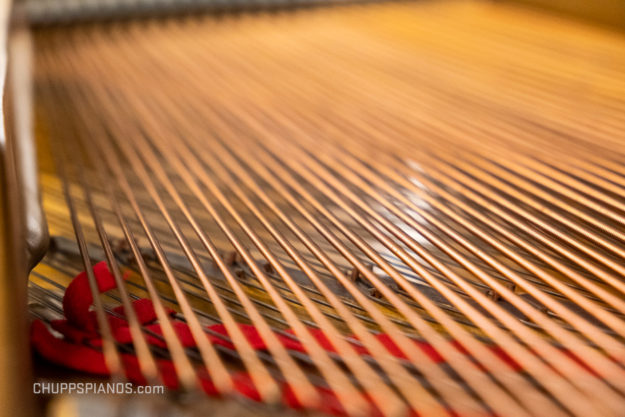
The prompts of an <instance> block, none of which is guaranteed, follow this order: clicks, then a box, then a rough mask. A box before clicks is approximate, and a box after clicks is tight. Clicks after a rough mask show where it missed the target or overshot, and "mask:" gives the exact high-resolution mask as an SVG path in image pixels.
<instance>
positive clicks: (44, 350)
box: [31, 262, 591, 416]
mask: <svg viewBox="0 0 625 417" xmlns="http://www.w3.org/2000/svg"><path fill="white" fill-rule="evenodd" d="M93 272H94V275H95V277H96V281H97V284H98V288H99V289H100V291H101V292H104V291H108V290H110V289H113V288H115V280H114V278H113V275H112V274H111V273H110V271H109V269H108V267H107V265H106V263H105V262H100V263H98V264H96V265H94V267H93ZM124 278H125V276H124ZM92 302H93V297H92V295H91V290H90V288H89V282H88V278H87V274H86V273H85V272H82V273H80V274H78V275H77V276H76V278H74V280H73V281H72V282H71V283H70V285H69V286H68V287H67V290H66V292H65V296H64V297H63V310H64V313H65V317H66V320H54V321H52V322H51V323H50V327H51V328H52V329H54V330H55V331H57V332H58V333H60V334H61V335H62V336H63V337H62V338H59V337H57V336H55V335H54V334H53V333H52V332H51V331H50V329H49V328H48V327H47V326H46V325H45V324H44V323H43V322H41V321H39V320H35V321H33V323H32V327H31V343H32V346H33V348H34V350H35V351H36V352H38V353H39V354H40V355H41V356H43V357H44V358H45V359H47V360H49V361H51V362H54V363H56V364H59V365H62V366H65V367H67V368H70V369H74V370H77V371H83V372H88V373H91V374H96V375H108V374H109V372H108V370H107V368H106V364H105V361H104V356H103V354H102V352H101V351H100V350H99V349H98V347H99V346H101V345H102V339H101V337H100V335H99V333H98V331H97V321H96V320H95V314H94V312H93V311H90V308H91V304H92ZM133 309H134V310H135V312H136V314H137V318H138V320H139V322H140V323H141V324H142V325H143V328H144V329H145V330H146V332H145V335H146V341H147V342H148V343H149V344H151V345H153V346H158V347H162V348H166V344H165V342H164V341H163V338H162V331H161V326H160V324H158V323H156V320H157V317H156V313H155V311H154V306H153V304H152V302H151V300H148V299H140V300H135V301H133ZM114 312H115V313H116V314H117V315H119V316H121V317H116V316H113V315H108V320H109V324H110V326H111V329H112V332H113V337H114V338H115V340H116V341H117V342H118V343H122V344H129V343H132V336H131V334H130V329H129V327H128V322H127V320H125V318H124V317H125V310H124V308H123V307H122V306H119V307H116V308H115V309H114ZM167 314H168V315H169V316H173V315H174V314H175V311H174V310H171V309H168V310H167ZM171 324H172V326H173V327H174V330H175V332H176V334H177V335H178V338H179V340H180V342H181V343H182V345H183V346H185V347H195V346H196V342H195V340H194V338H193V335H192V334H191V331H190V329H189V327H188V326H187V324H186V323H184V322H182V321H179V320H172V321H171ZM239 326H240V329H241V331H242V333H243V334H244V335H245V337H246V338H247V340H248V341H249V342H250V344H251V346H252V347H253V348H254V349H258V350H264V349H266V344H265V342H264V341H263V339H262V337H261V336H260V334H259V332H258V330H257V329H256V328H255V327H254V326H252V325H248V324H240V325H239ZM208 329H210V332H207V334H206V337H208V338H209V340H210V341H211V343H213V344H216V345H222V346H224V347H227V348H229V349H234V348H235V347H234V345H233V344H232V343H231V342H230V341H228V340H226V339H224V338H220V337H218V336H216V335H215V334H218V335H223V336H228V332H227V330H226V328H225V326H223V325H222V324H216V325H212V326H210V327H209V328H208ZM308 330H309V331H310V333H311V335H312V336H313V337H314V338H315V339H316V340H317V341H318V342H319V344H320V345H321V346H322V347H323V348H324V349H326V350H327V351H329V352H335V350H334V347H333V346H332V343H331V342H330V340H329V339H328V338H327V337H326V335H325V334H324V333H323V332H322V331H321V330H319V329H312V328H311V329H308ZM288 332H290V333H292V331H291V330H288ZM211 333H212V334H211ZM276 337H277V338H278V339H279V340H280V341H281V343H282V344H283V345H284V346H285V347H286V348H287V349H290V350H295V351H299V352H305V349H304V347H303V345H302V344H301V343H300V342H299V341H298V340H296V339H294V338H291V337H287V336H285V335H282V334H276ZM376 337H377V338H378V340H379V341H380V342H381V343H382V344H383V345H384V346H385V347H386V349H388V351H389V353H391V354H392V355H393V356H396V357H398V358H402V359H405V358H406V356H405V355H404V353H403V352H402V351H401V349H399V347H398V346H397V345H396V344H395V343H394V342H393V340H392V339H391V338H390V337H389V336H388V335H386V334H378V335H376ZM354 339H355V338H354ZM415 343H416V344H417V345H418V346H419V348H420V349H421V350H422V351H423V353H424V354H425V355H427V356H429V357H430V358H431V359H432V360H433V361H434V362H436V363H441V362H444V358H443V357H442V356H441V355H440V354H439V353H438V352H437V351H436V350H435V349H434V348H433V347H432V346H431V345H429V344H428V343H425V342H422V341H415ZM452 343H453V345H454V346H455V347H456V349H458V350H459V351H460V352H462V353H464V354H467V355H468V352H466V350H465V349H464V348H463V347H462V346H461V345H460V344H459V343H457V342H452ZM353 346H354V350H355V352H357V353H358V354H361V355H365V354H368V352H367V350H366V349H365V348H364V347H362V346H360V345H358V344H354V345H353ZM491 349H492V350H493V353H495V354H496V355H497V356H499V357H500V358H501V359H503V361H504V362H505V363H507V364H508V365H509V366H510V367H511V368H512V369H515V370H521V367H520V366H519V365H518V364H517V363H516V362H515V361H514V360H513V359H512V358H510V357H509V356H508V355H507V353H506V352H505V351H503V350H502V349H500V348H498V347H491ZM121 358H122V362H123V364H124V368H125V372H126V376H127V377H128V379H129V380H130V381H132V382H134V383H137V384H145V383H147V381H145V378H144V377H143V375H142V373H141V370H140V367H139V364H138V361H137V358H136V357H135V356H134V355H130V354H122V355H121ZM157 365H158V368H159V371H160V375H161V378H162V381H163V383H164V384H165V385H166V386H167V387H168V388H170V389H177V388H178V378H177V376H176V370H175V367H174V365H173V363H172V362H171V361H169V360H162V359H159V360H158V361H157ZM590 371H591V370H590ZM198 378H199V381H200V383H201V385H202V387H203V389H204V390H205V391H206V392H207V393H208V394H211V395H215V394H218V392H217V390H216V388H215V386H214V385H213V384H212V382H211V380H210V377H209V376H208V374H207V373H206V371H205V370H201V369H200V370H198ZM233 378H234V382H235V387H236V390H237V391H238V392H239V393H241V394H242V395H245V396H246V397H249V398H251V399H256V400H260V397H259V394H258V392H257V390H256V388H255V387H254V384H253V382H252V380H251V378H250V377H249V375H247V374H245V373H238V374H235V375H233ZM318 390H319V393H320V395H321V397H322V398H323V401H322V403H321V404H319V409H320V410H321V411H324V412H327V413H330V414H335V415H342V414H344V410H343V408H342V407H341V405H340V403H339V401H338V399H337V398H336V397H335V395H334V393H332V392H331V391H329V390H327V389H324V388H318ZM283 402H284V404H285V405H287V406H289V407H293V408H299V407H300V405H299V404H298V403H297V400H296V398H295V396H294V395H293V392H292V390H291V389H290V387H288V386H287V385H284V387H283ZM369 403H370V404H371V402H370V401H369ZM371 410H372V412H371V415H372V416H373V415H375V414H376V413H377V410H376V408H375V407H374V406H373V404H371Z"/></svg>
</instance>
